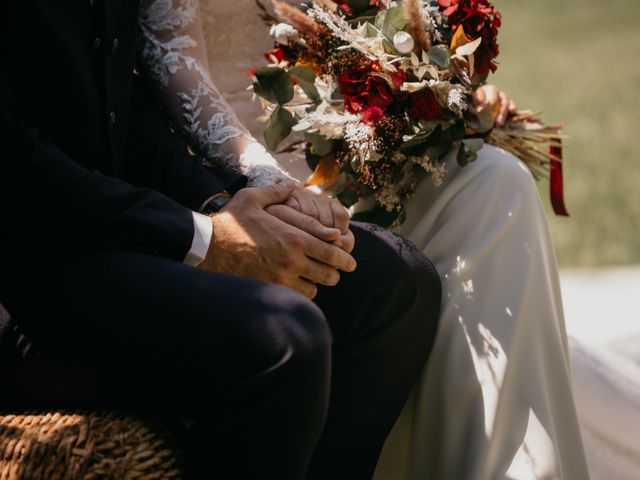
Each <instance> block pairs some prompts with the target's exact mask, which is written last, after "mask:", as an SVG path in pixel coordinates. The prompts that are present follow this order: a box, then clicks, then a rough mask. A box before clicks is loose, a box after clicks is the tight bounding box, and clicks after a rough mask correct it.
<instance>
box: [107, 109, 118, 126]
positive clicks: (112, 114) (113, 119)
mask: <svg viewBox="0 0 640 480" xmlns="http://www.w3.org/2000/svg"><path fill="white" fill-rule="evenodd" d="M109 123H110V124H111V126H113V125H115V124H116V112H109Z"/></svg>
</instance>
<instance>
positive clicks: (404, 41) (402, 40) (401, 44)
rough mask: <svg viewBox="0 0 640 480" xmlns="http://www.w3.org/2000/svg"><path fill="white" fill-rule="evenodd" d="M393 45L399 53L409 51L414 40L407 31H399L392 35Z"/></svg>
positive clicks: (413, 44)
mask: <svg viewBox="0 0 640 480" xmlns="http://www.w3.org/2000/svg"><path fill="white" fill-rule="evenodd" d="M393 46H394V47H396V50H398V51H399V52H400V53H409V52H410V51H412V50H413V47H414V46H415V42H414V41H413V37H412V36H411V35H409V34H408V33H407V32H404V31H399V32H398V33H396V34H395V35H394V36H393Z"/></svg>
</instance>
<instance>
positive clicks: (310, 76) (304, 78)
mask: <svg viewBox="0 0 640 480" xmlns="http://www.w3.org/2000/svg"><path fill="white" fill-rule="evenodd" d="M289 75H290V76H292V77H295V78H296V80H297V81H298V85H300V88H301V89H302V91H303V92H304V93H305V94H306V95H307V97H309V100H311V101H312V102H316V101H318V100H320V94H319V93H318V89H317V88H316V86H315V85H314V83H313V82H314V80H315V78H316V77H315V74H314V73H313V70H312V69H310V68H309V67H304V66H302V65H299V66H297V67H293V68H291V69H289Z"/></svg>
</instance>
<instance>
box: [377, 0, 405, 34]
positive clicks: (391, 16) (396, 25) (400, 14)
mask: <svg viewBox="0 0 640 480" xmlns="http://www.w3.org/2000/svg"><path fill="white" fill-rule="evenodd" d="M406 25H407V21H406V19H405V17H404V8H402V7H391V8H389V9H387V10H386V15H385V16H384V20H383V23H382V26H381V30H382V33H383V34H384V36H385V37H387V38H388V39H389V40H392V39H393V36H394V35H395V34H396V33H398V32H399V31H400V30H402V29H403V28H404V27H405V26H406Z"/></svg>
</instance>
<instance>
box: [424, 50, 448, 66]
mask: <svg viewBox="0 0 640 480" xmlns="http://www.w3.org/2000/svg"><path fill="white" fill-rule="evenodd" d="M450 56H451V52H449V48H448V47H447V46H446V45H436V46H435V47H431V48H430V49H429V60H431V61H432V62H433V63H435V64H436V65H438V66H439V67H440V68H449V66H451V59H450V58H449V57H450Z"/></svg>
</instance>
